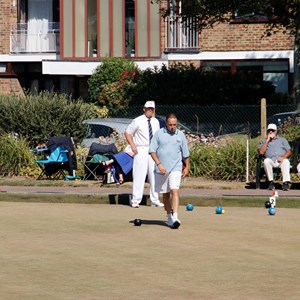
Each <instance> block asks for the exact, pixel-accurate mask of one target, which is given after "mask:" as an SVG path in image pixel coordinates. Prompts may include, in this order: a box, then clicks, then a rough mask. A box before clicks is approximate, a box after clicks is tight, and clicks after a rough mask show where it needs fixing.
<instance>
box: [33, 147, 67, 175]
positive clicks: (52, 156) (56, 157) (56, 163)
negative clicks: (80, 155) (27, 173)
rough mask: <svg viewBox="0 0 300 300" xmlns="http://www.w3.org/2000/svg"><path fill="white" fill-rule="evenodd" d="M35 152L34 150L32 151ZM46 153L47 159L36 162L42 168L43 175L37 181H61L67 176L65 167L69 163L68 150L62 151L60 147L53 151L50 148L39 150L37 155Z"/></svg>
mask: <svg viewBox="0 0 300 300" xmlns="http://www.w3.org/2000/svg"><path fill="white" fill-rule="evenodd" d="M31 151H32V152H35V151H34V150H31ZM40 152H44V156H45V159H40V160H36V161H35V162H36V163H37V164H38V165H39V167H40V168H41V173H40V175H39V176H38V178H37V180H40V179H43V178H46V179H52V180H55V179H59V178H60V177H61V176H63V177H64V176H65V173H64V171H65V170H64V165H65V164H66V163H68V160H69V159H68V155H67V153H68V150H64V149H62V148H61V147H60V146H58V147H56V148H55V149H53V150H49V148H44V149H38V150H36V152H35V153H40Z"/></svg>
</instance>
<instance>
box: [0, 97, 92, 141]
mask: <svg viewBox="0 0 300 300" xmlns="http://www.w3.org/2000/svg"><path fill="white" fill-rule="evenodd" d="M0 114H1V118H0V130H1V132H2V133H11V134H14V135H16V136H18V137H19V138H22V139H26V140H27V141H28V145H29V146H30V147H32V146H34V145H36V144H37V143H40V142H46V141H47V138H48V137H51V136H72V137H73V138H74V141H75V142H79V141H81V139H82V138H83V135H84V126H83V124H82V121H83V120H85V119H89V118H92V117H95V116H96V113H95V109H94V107H93V106H91V105H89V104H86V103H83V102H82V101H81V100H77V101H73V100H71V99H70V98H68V97H67V96H66V95H64V94H54V93H49V92H42V93H40V94H39V95H38V96H31V95H27V96H26V97H17V96H0Z"/></svg>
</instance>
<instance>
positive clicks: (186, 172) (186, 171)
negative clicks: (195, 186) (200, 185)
mask: <svg viewBox="0 0 300 300" xmlns="http://www.w3.org/2000/svg"><path fill="white" fill-rule="evenodd" d="M189 171H190V158H189V157H186V158H185V168H184V169H183V171H182V177H186V176H189Z"/></svg>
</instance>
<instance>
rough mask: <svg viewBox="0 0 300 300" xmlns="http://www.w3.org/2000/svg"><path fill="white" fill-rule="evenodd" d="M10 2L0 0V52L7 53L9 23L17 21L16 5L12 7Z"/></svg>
mask: <svg viewBox="0 0 300 300" xmlns="http://www.w3.org/2000/svg"><path fill="white" fill-rule="evenodd" d="M12 2H13V0H0V54H8V53H9V46H10V40H9V37H10V28H11V24H16V22H17V21H16V20H17V7H13V6H12Z"/></svg>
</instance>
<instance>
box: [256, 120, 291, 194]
mask: <svg viewBox="0 0 300 300" xmlns="http://www.w3.org/2000/svg"><path fill="white" fill-rule="evenodd" d="M258 153H259V154H260V155H264V156H265V159H264V169H265V173H266V175H267V179H268V181H269V187H268V189H269V190H274V189H275V185H274V177H273V168H280V169H281V173H282V177H283V185H282V189H283V190H284V191H288V190H289V182H290V180H291V179H290V161H289V159H288V158H289V157H290V156H291V154H292V150H291V146H290V144H289V143H288V141H287V140H286V139H285V138H283V137H280V136H278V135H277V126H276V125H275V124H269V125H268V128H267V137H266V138H264V139H262V140H261V141H260V142H259V144H258Z"/></svg>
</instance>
